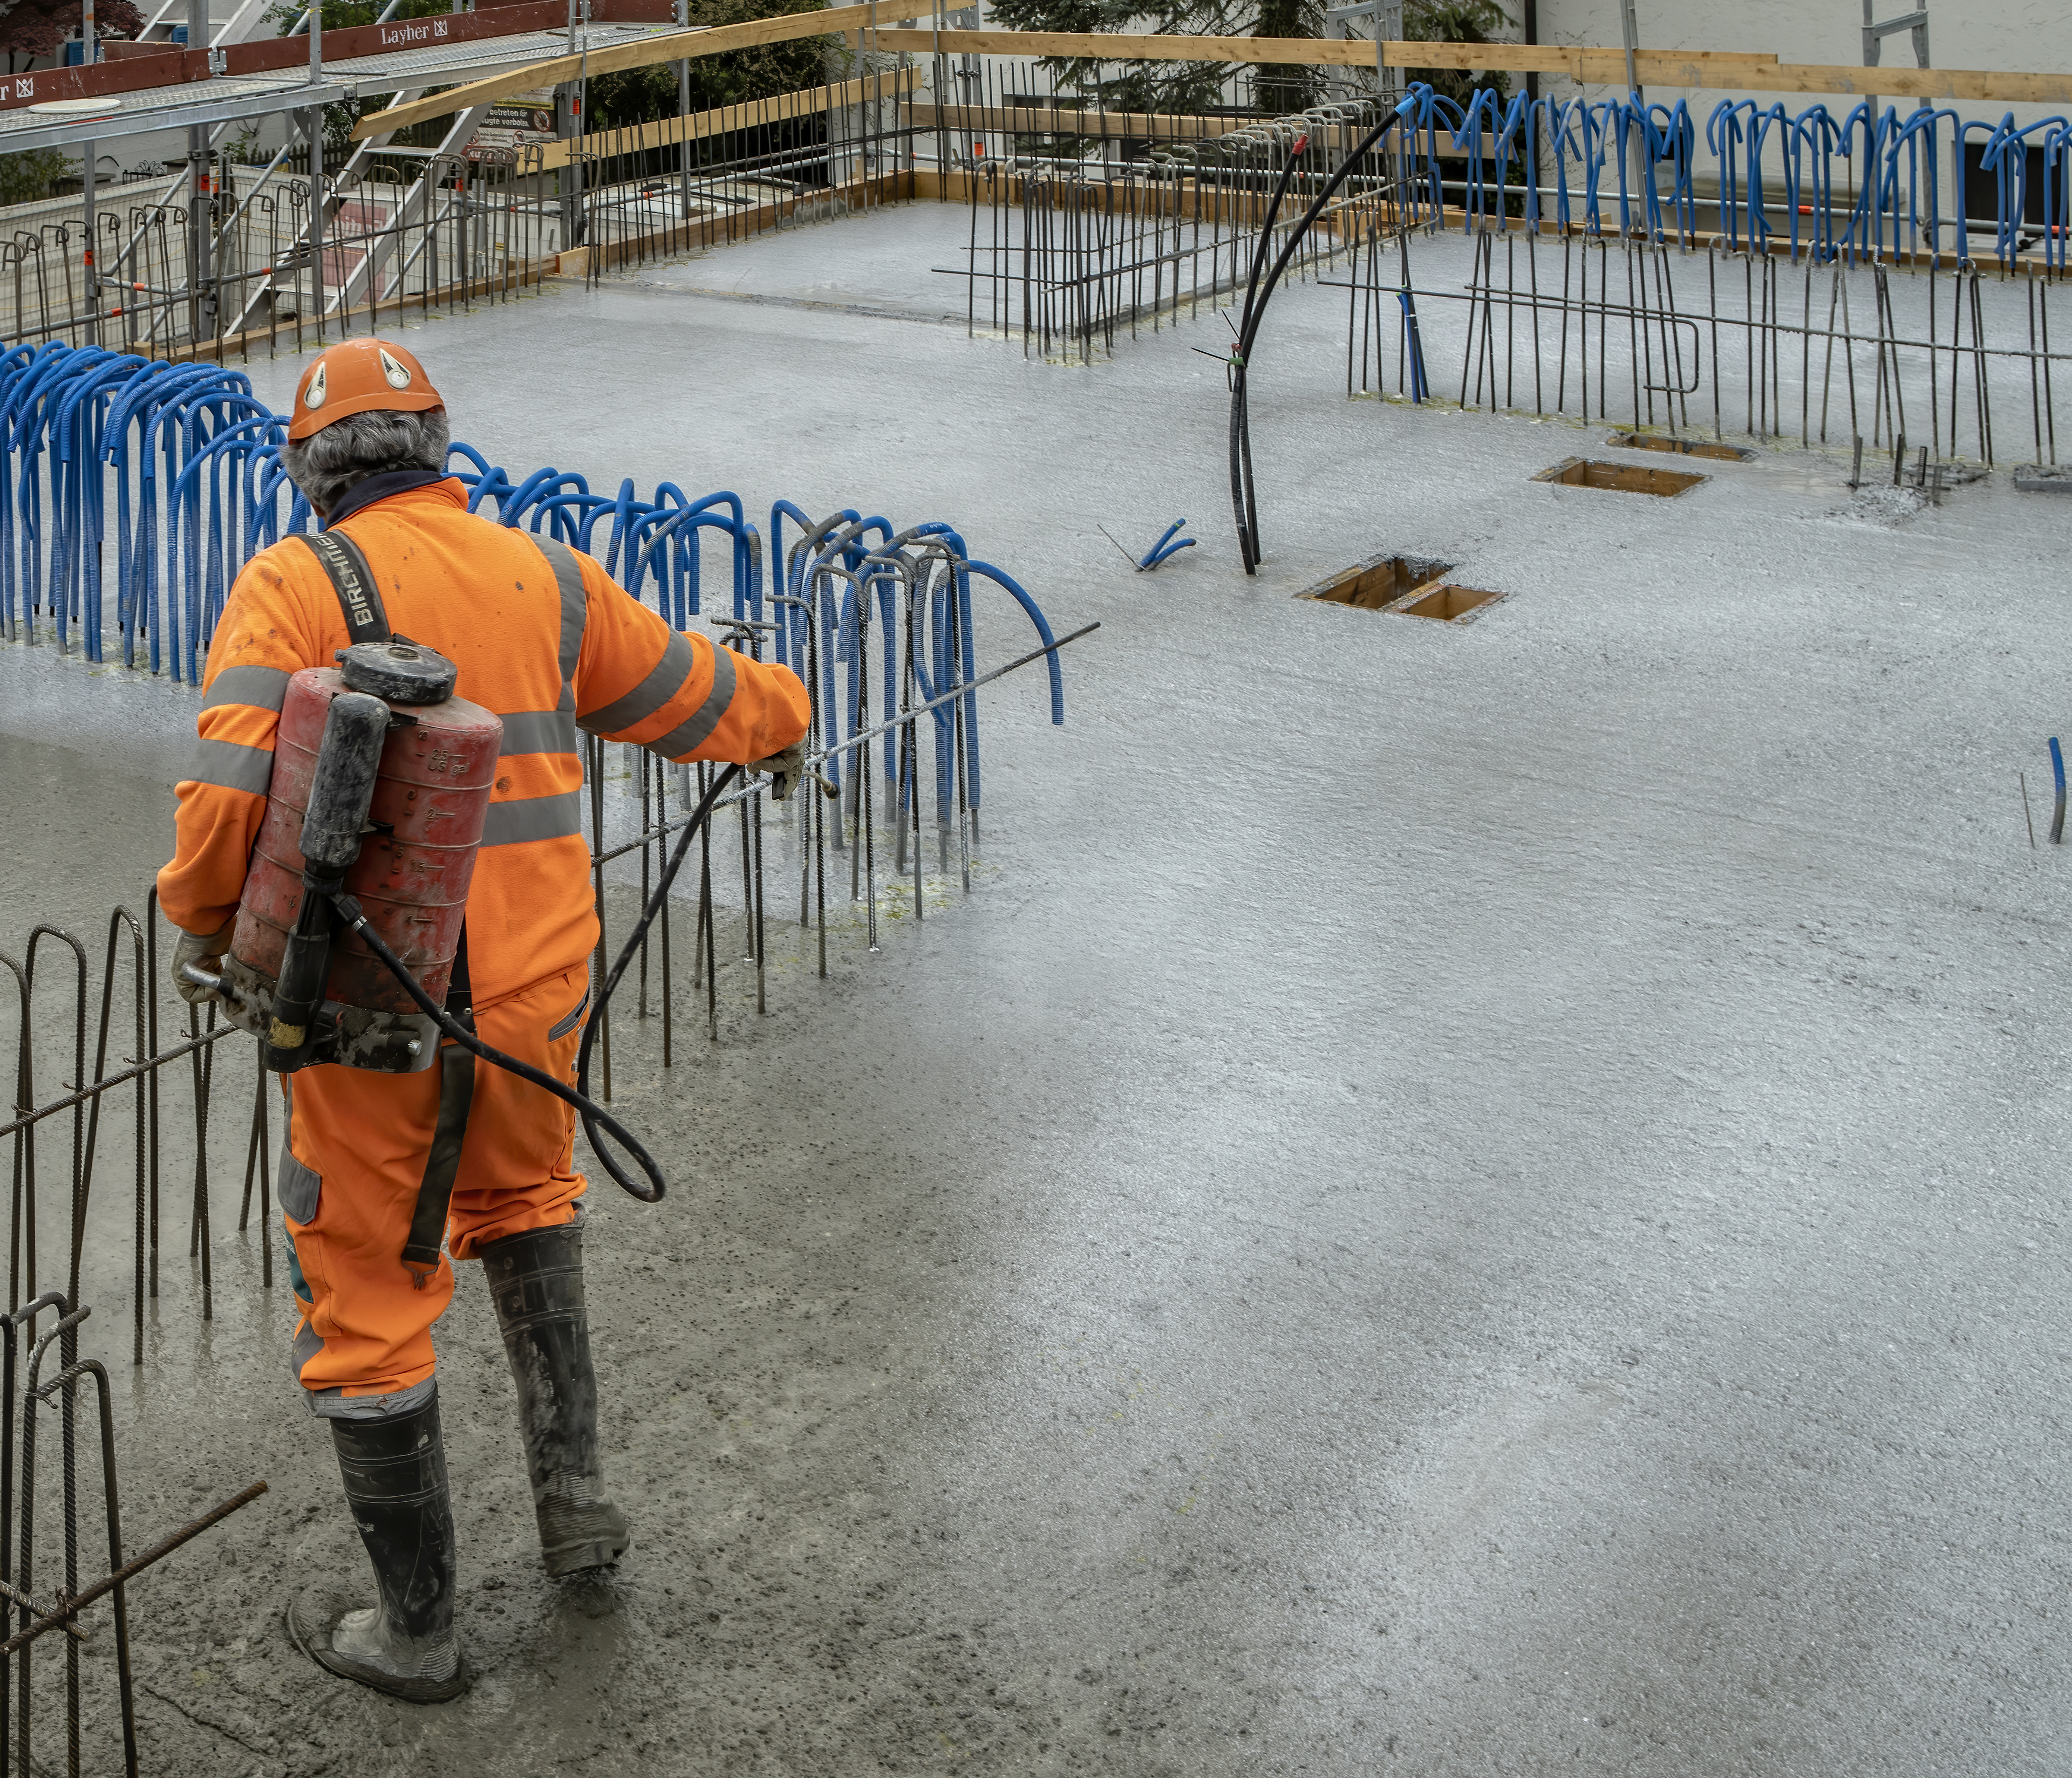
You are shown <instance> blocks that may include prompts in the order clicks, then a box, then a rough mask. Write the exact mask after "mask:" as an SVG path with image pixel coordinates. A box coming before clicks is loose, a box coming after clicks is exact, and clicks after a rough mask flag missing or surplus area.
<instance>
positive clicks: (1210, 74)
mask: <svg viewBox="0 0 2072 1778" xmlns="http://www.w3.org/2000/svg"><path fill="white" fill-rule="evenodd" d="M1324 10H1325V0H1152V3H1151V4H1150V5H1149V6H1146V4H1145V0H994V3H993V9H992V11H993V17H994V18H996V19H997V20H998V21H999V22H1000V23H1001V24H1002V25H1004V26H1005V27H1008V28H1009V30H1011V31H1078V32H1087V31H1157V32H1161V33H1163V34H1166V35H1174V36H1190V37H1321V36H1323V35H1325V27H1326V22H1325V18H1324ZM1511 23H1512V19H1511V15H1510V14H1508V13H1507V12H1506V11H1505V10H1504V9H1503V7H1502V6H1500V5H1498V3H1497V0H1408V3H1407V4H1406V5H1405V6H1404V9H1403V31H1404V36H1405V37H1408V38H1412V39H1417V40H1419V41H1420V42H1426V43H1494V42H1495V41H1498V37H1497V35H1496V34H1498V33H1499V32H1502V31H1504V30H1505V29H1506V28H1507V27H1509V26H1510V25H1511ZM1042 65H1043V67H1044V68H1046V70H1048V71H1049V72H1050V74H1051V75H1052V76H1054V78H1055V79H1056V80H1057V81H1058V83H1059V85H1060V86H1061V87H1063V88H1070V89H1071V90H1073V91H1075V92H1078V93H1079V94H1081V95H1083V96H1084V97H1086V98H1087V99H1089V100H1093V99H1098V100H1099V101H1100V103H1102V104H1104V105H1108V107H1110V108H1111V109H1116V110H1127V111H1164V112H1178V113H1188V112H1198V111H1205V110H1208V109H1212V108H1214V107H1215V106H1217V105H1220V104H1221V102H1222V95H1223V88H1224V86H1225V84H1226V83H1227V81H1228V80H1229V77H1230V74H1231V68H1230V66H1229V64H1226V63H1214V62H1122V63H1110V62H1105V61H1104V62H1096V61H1095V60H1092V59H1091V58H1090V57H1089V58H1081V59H1077V60H1068V59H1065V58H1062V57H1060V58H1054V59H1050V60H1046V61H1045V62H1044V63H1043V64H1042ZM1326 72H1327V71H1326V70H1325V69H1322V68H1310V67H1305V66H1302V65H1301V64H1290V65H1285V66H1273V65H1267V66H1262V67H1260V68H1259V69H1258V70H1257V71H1256V74H1255V76H1254V86H1253V91H1254V94H1255V96H1256V102H1257V104H1258V106H1259V109H1260V110H1261V111H1264V112H1266V113H1269V114H1271V113H1285V112H1289V111H1299V110H1301V109H1302V108H1303V107H1304V106H1305V105H1313V104H1314V103H1315V102H1316V101H1318V99H1319V98H1321V97H1322V96H1323V93H1324V91H1325V76H1326ZM1405 72H1406V76H1407V77H1408V79H1410V80H1425V81H1429V83H1430V84H1431V85H1432V86H1433V88H1434V89H1435V90H1436V91H1437V92H1441V93H1443V94H1445V96H1447V97H1449V98H1450V99H1452V100H1453V101H1455V102H1456V103H1457V104H1465V103H1466V101H1467V98H1468V96H1469V95H1470V93H1472V92H1474V91H1476V90H1477V89H1478V88H1491V89H1493V90H1494V92H1496V93H1497V94H1498V96H1499V97H1502V96H1504V95H1505V94H1507V92H1509V90H1510V79H1509V76H1506V75H1503V74H1496V73H1491V74H1485V75H1484V76H1482V78H1481V79H1480V80H1477V79H1475V78H1474V76H1471V75H1470V74H1469V73H1468V72H1466V70H1463V69H1459V68H1411V69H1408V70H1406V71H1405Z"/></svg>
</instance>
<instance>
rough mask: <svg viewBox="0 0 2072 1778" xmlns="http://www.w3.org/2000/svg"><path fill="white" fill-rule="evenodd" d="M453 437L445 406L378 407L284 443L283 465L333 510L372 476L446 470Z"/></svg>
mask: <svg viewBox="0 0 2072 1778" xmlns="http://www.w3.org/2000/svg"><path fill="white" fill-rule="evenodd" d="M452 437H453V433H452V430H451V429H450V428H449V427H448V426H447V425H446V409H444V408H429V409H426V411H425V412H423V413H399V412H398V411H397V409H393V408H376V409H371V410H370V411H368V413H349V414H347V416H346V417H344V418H343V420H334V421H331V424H330V425H327V426H326V427H324V428H323V429H322V430H321V431H319V432H313V433H310V435H309V437H306V438H301V439H294V438H291V439H290V440H289V441H288V442H287V443H286V444H285V445H283V446H282V447H281V467H282V469H284V470H286V471H287V472H288V479H289V480H290V481H291V482H294V484H295V486H296V487H298V488H300V489H301V490H302V492H303V493H304V494H305V495H307V496H308V497H309V503H310V505H311V506H313V507H315V508H316V510H317V511H319V512H320V513H322V512H328V511H331V508H332V507H335V506H336V505H337V504H338V503H339V501H340V500H342V499H344V498H345V495H346V494H347V491H350V490H351V489H352V487H353V486H354V485H355V484H356V482H364V481H365V480H366V479H367V478H368V476H370V475H380V474H384V473H385V472H386V471H388V470H397V469H435V470H443V469H445V467H446V446H447V444H448V443H449V442H450V441H451V439H452Z"/></svg>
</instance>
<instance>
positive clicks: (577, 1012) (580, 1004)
mask: <svg viewBox="0 0 2072 1778" xmlns="http://www.w3.org/2000/svg"><path fill="white" fill-rule="evenodd" d="M589 1010H590V990H589V989H588V988H585V989H584V990H583V997H582V999H581V1000H578V1001H577V1002H576V1004H574V1006H572V1007H571V1008H569V1012H568V1016H566V1017H565V1018H563V1019H561V1020H557V1022H556V1023H555V1024H554V1025H553V1026H552V1027H551V1028H550V1029H549V1030H548V1033H547V1041H548V1042H549V1043H559V1042H560V1041H561V1039H562V1038H564V1037H566V1036H567V1035H568V1034H569V1033H570V1032H571V1031H573V1030H574V1029H575V1028H576V1026H577V1025H578V1023H579V1022H580V1021H581V1020H582V1016H583V1014H584V1013H586V1012H588V1011H589Z"/></svg>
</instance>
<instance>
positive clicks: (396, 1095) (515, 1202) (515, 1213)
mask: <svg viewBox="0 0 2072 1778" xmlns="http://www.w3.org/2000/svg"><path fill="white" fill-rule="evenodd" d="M589 987H590V983H589V978H588V973H587V971H585V970H580V969H575V970H569V971H566V972H565V973H563V974H561V975H553V976H549V978H548V979H546V980H545V981H541V982H536V983H533V984H532V986H531V987H530V988H521V989H520V990H519V991H518V992H516V994H512V995H510V996H507V997H506V998H505V999H504V1000H499V1001H496V1002H495V1003H493V1004H491V1005H488V1006H478V1007H476V1008H475V1029H476V1030H477V1031H478V1032H479V1033H480V1034H481V1037H482V1039H483V1041H484V1042H485V1043H487V1044H488V1045H490V1046H491V1048H492V1049H501V1050H503V1051H504V1052H505V1053H507V1054H508V1055H512V1056H515V1057H517V1058H518V1059H519V1060H520V1061H528V1062H530V1063H532V1066H534V1067H536V1068H538V1069H540V1070H543V1071H544V1072H545V1073H547V1074H552V1075H553V1076H554V1077H555V1078H557V1079H561V1080H567V1081H571V1082H573V1080H574V1076H575V1063H576V1051H577V1049H578V1047H579V1046H580V1045H581V1042H582V1026H583V1013H584V1011H585V1009H586V1007H587V1006H588V1004H589V998H590V996H589ZM441 1047H442V1049H444V1048H446V1047H447V1046H446V1045H443V1044H442V1045H441ZM439 1080H440V1070H439V1068H438V1066H437V1065H436V1064H435V1065H434V1066H432V1067H430V1068H427V1069H425V1070H421V1071H420V1072H419V1073H417V1074H374V1073H371V1072H369V1071H368V1070H364V1069H358V1068H339V1067H335V1066H324V1067H319V1068H306V1069H304V1070H302V1072H301V1073H299V1074H296V1075H294V1076H293V1077H292V1079H291V1083H290V1090H289V1119H288V1150H289V1152H288V1153H287V1155H286V1156H284V1157H283V1159H282V1165H281V1208H282V1217H283V1221H284V1222H286V1226H287V1254H288V1276H289V1278H290V1281H291V1282H292V1283H293V1284H294V1292H295V1308H296V1312H297V1314H296V1322H295V1335H294V1363H295V1374H296V1378H297V1380H298V1382H300V1383H301V1384H302V1387H303V1388H304V1389H306V1390H308V1391H310V1398H311V1401H310V1405H311V1406H313V1407H315V1408H316V1409H317V1410H319V1412H322V1411H323V1404H324V1398H331V1399H333V1400H335V1399H337V1398H339V1397H352V1396H368V1395H388V1394H395V1393H397V1392H398V1391H401V1390H407V1389H412V1388H414V1387H415V1386H417V1385H418V1384H420V1383H423V1382H427V1381H428V1380H429V1379H430V1377H431V1375H432V1372H433V1368H434V1361H433V1353H432V1333H431V1329H432V1324H433V1323H434V1321H436V1320H438V1318H439V1317H440V1316H442V1314H444V1313H445V1312H446V1304H448V1303H450V1301H452V1300H453V1291H454V1275H453V1265H452V1262H453V1261H454V1260H457V1259H469V1258H471V1257H472V1255H473V1254H474V1253H475V1250H476V1249H477V1248H479V1247H480V1246H483V1244H484V1243H485V1242H491V1241H495V1240H497V1239H498V1238H500V1237H502V1236H504V1235H511V1234H524V1232H525V1231H526V1230H528V1229H549V1228H554V1227H557V1226H559V1225H561V1224H562V1223H565V1222H573V1221H574V1220H575V1218H576V1217H577V1215H578V1205H577V1200H578V1198H580V1197H582V1193H583V1191H584V1189H585V1181H584V1179H583V1176H582V1174H581V1173H578V1172H576V1170H575V1167H574V1160H575V1112H574V1108H573V1107H569V1105H567V1104H565V1103H563V1102H562V1101H561V1100H560V1099H557V1098H554V1097H553V1094H549V1093H545V1092H543V1091H541V1090H540V1088H538V1087H537V1086H531V1085H528V1083H527V1082H524V1081H522V1080H520V1079H519V1078H518V1077H517V1076H516V1075H515V1074H508V1073H506V1072H505V1071H504V1070H503V1069H501V1068H498V1067H495V1066H492V1065H491V1064H490V1063H488V1062H486V1061H477V1062H476V1063H475V1095H474V1099H473V1103H471V1106H470V1107H469V1111H468V1120H467V1135H466V1137H465V1138H464V1139H463V1142H462V1144H461V1152H460V1164H459V1168H458V1172H456V1174H455V1176H454V1189H453V1197H452V1200H451V1201H450V1204H449V1205H448V1208H447V1214H446V1251H445V1252H444V1253H442V1254H441V1255H440V1256H439V1263H438V1270H437V1271H435V1272H433V1273H431V1274H430V1275H428V1276H426V1278H425V1280H424V1284H423V1287H422V1288H419V1287H418V1285H417V1282H416V1279H415V1277H414V1276H413V1274H412V1272H411V1271H410V1270H409V1267H406V1266H405V1264H404V1263H403V1258H402V1254H403V1246H404V1243H405V1241H406V1240H407V1239H408V1238H409V1230H410V1220H411V1217H413V1215H414V1214H415V1213H416V1211H417V1191H418V1188H419V1186H420V1185H422V1183H423V1181H424V1176H425V1164H426V1159H427V1157H428V1156H429V1155H430V1151H431V1145H432V1135H433V1131H434V1128H435V1127H436V1126H437V1124H438V1111H439ZM369 1405H370V1406H371V1405H372V1404H369Z"/></svg>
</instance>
